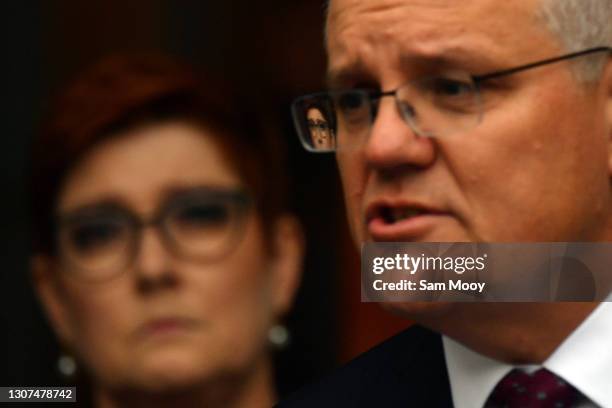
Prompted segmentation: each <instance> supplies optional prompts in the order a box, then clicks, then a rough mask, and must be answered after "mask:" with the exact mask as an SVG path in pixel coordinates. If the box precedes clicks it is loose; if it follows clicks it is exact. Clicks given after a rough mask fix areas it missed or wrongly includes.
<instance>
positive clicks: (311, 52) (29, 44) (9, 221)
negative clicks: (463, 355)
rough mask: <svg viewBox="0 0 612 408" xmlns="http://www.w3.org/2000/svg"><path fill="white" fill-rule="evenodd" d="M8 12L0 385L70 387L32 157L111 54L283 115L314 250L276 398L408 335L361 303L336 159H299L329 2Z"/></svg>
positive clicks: (63, 6) (301, 212) (195, 0)
mask: <svg viewBox="0 0 612 408" xmlns="http://www.w3.org/2000/svg"><path fill="white" fill-rule="evenodd" d="M2 8H3V9H4V10H3V11H2V15H3V17H4V20H5V21H3V24H2V26H3V28H4V30H5V33H4V36H3V37H4V41H5V46H4V50H5V52H4V58H3V61H4V65H5V70H6V69H8V75H6V76H5V84H4V87H3V88H4V89H5V91H4V97H5V103H6V104H7V105H8V111H7V112H6V113H5V114H4V117H3V129H2V130H3V135H2V136H3V137H2V138H1V140H2V144H3V145H2V149H1V150H0V151H1V152H2V161H1V165H2V166H3V171H2V177H3V178H5V180H3V185H4V186H5V191H4V194H3V200H2V202H3V206H4V219H3V222H2V226H3V231H4V234H3V235H4V237H5V242H4V245H3V246H2V247H3V254H2V259H3V261H4V265H3V267H2V272H1V275H0V279H1V280H0V290H1V293H0V298H1V299H2V305H1V319H2V321H1V322H0V323H1V324H2V327H3V331H2V333H3V335H2V338H3V339H4V341H5V343H4V346H3V347H2V354H3V356H2V367H1V368H0V370H1V371H0V374H1V377H0V385H2V386H8V385H22V386H25V385H54V384H61V379H60V377H59V375H58V373H57V369H56V365H57V358H58V347H57V344H56V343H55V340H54V338H53V335H52V333H51V331H50V328H49V326H48V325H47V324H46V322H45V320H44V318H43V316H42V313H41V310H40V307H39V305H38V303H37V301H36V299H35V298H34V296H33V292H32V290H31V288H30V284H29V275H28V258H27V248H28V236H27V223H28V219H27V216H26V203H25V198H24V193H25V179H26V175H27V165H28V163H27V152H28V149H29V143H30V139H31V138H32V135H34V134H35V133H36V132H37V131H38V125H39V121H40V118H41V115H42V113H43V112H44V111H45V109H46V108H47V106H48V103H49V98H50V97H51V96H52V95H53V94H54V93H55V92H57V90H58V89H59V87H60V86H61V85H62V84H64V83H65V82H66V81H67V80H69V79H70V78H72V77H74V75H75V74H77V73H78V72H79V71H80V70H82V69H83V68H85V67H87V66H89V65H91V64H92V63H94V62H95V61H97V60H98V59H99V58H101V57H103V56H105V55H107V54H114V53H130V52H135V53H136V52H137V53H142V52H163V53H166V54H169V55H172V56H175V57H178V58H180V59H182V60H183V61H186V62H188V63H191V64H192V65H195V66H196V67H203V68H204V67H205V68H206V69H207V70H209V71H212V72H213V73H215V72H216V73H219V74H222V75H224V76H225V77H226V78H227V79H228V80H231V81H237V82H238V83H240V84H245V86H247V85H248V86H249V87H251V88H253V89H257V90H258V91H257V92H258V94H260V95H261V103H262V104H264V103H265V104H268V105H269V106H270V109H271V111H272V112H274V113H275V115H276V119H277V121H278V126H279V127H280V130H281V132H282V134H283V135H284V136H285V137H286V143H287V145H288V149H289V163H290V167H291V168H290V169H288V171H289V173H290V175H291V177H292V180H293V183H292V190H291V193H292V195H291V203H292V208H293V210H294V211H295V212H296V213H297V214H298V216H299V217H300V219H301V220H302V222H303V224H304V226H305V230H306V235H307V245H308V249H307V255H306V261H305V269H304V275H303V281H302V287H301V289H300V291H299V294H298V297H297V300H296V303H295V307H294V310H293V312H292V313H291V314H290V315H289V316H288V319H287V325H288V327H289V329H290V331H291V336H292V343H291V346H290V347H289V348H288V349H287V350H285V351H283V352H281V353H280V354H279V355H278V356H277V381H278V387H279V391H280V394H281V396H283V395H286V394H287V393H290V392H291V391H293V390H295V389H296V388H299V387H300V386H301V385H303V384H306V383H309V382H311V381H313V380H315V379H316V378H318V377H320V376H322V375H324V374H325V373H327V372H329V371H330V370H332V369H333V368H334V367H336V366H338V365H339V364H341V363H343V362H345V361H348V360H350V359H351V358H353V357H355V356H356V355H358V354H359V353H361V352H363V351H365V350H367V349H369V348H370V347H372V346H373V345H375V344H376V343H378V342H380V341H382V340H383V339H385V338H387V337H389V336H391V335H392V334H394V333H395V332H397V331H399V330H401V329H402V328H404V327H406V326H407V325H408V323H407V322H406V321H403V320H400V319H398V318H394V317H392V316H390V315H388V314H386V313H385V312H382V311H381V310H380V309H379V308H378V306H377V305H375V304H362V303H360V291H359V287H360V282H359V258H358V254H357V252H356V251H355V249H354V248H353V245H352V243H351V241H350V238H349V235H348V232H347V228H346V225H345V215H344V211H343V202H342V196H341V187H340V183H339V180H338V176H337V171H336V167H335V162H334V158H333V156H331V155H312V154H307V153H306V152H304V151H303V150H302V148H301V146H300V145H299V142H298V140H297V136H296V135H295V133H294V131H293V128H292V124H291V119H290V114H289V105H290V102H291V100H292V98H294V97H296V96H298V95H300V94H302V93H308V92H313V91H317V90H320V89H322V88H324V86H325V85H324V81H323V79H324V71H325V53H324V48H323V20H324V2H323V1H319V0H291V1H286V0H270V1H259V2H250V1H222V2H221V1H214V2H213V1H201V0H183V1H180V2H177V1H172V2H171V1H162V0H146V1H145V0H130V1H129V2H126V1H118V0H88V1H86V2H83V1H77V0H71V1H69V0H54V1H41V2H36V1H28V2H3V5H2ZM5 106H6V105H5Z"/></svg>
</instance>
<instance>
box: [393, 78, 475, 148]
mask: <svg viewBox="0 0 612 408" xmlns="http://www.w3.org/2000/svg"><path fill="white" fill-rule="evenodd" d="M397 101H398V107H399V109H400V111H401V113H402V115H403V116H404V119H405V120H406V121H407V122H408V123H409V124H410V125H411V127H412V128H413V130H414V131H415V132H416V133H417V134H419V135H421V136H428V137H445V136H448V135H449V134H454V133H461V132H463V131H466V130H470V129H472V128H473V127H475V126H476V125H477V124H478V123H479V122H480V118H481V116H482V106H481V103H480V96H479V92H478V88H477V86H476V84H474V82H473V81H472V79H471V77H470V76H469V75H468V74H460V73H459V74H454V75H448V76H439V77H431V78H426V79H422V80H417V81H413V82H410V83H408V84H406V85H404V86H402V87H401V88H400V89H398V91H397Z"/></svg>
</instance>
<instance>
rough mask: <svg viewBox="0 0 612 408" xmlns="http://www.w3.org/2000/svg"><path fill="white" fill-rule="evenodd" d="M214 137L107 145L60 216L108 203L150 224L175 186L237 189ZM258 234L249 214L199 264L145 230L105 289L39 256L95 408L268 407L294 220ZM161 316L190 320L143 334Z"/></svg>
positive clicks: (83, 166) (291, 277)
mask: <svg viewBox="0 0 612 408" xmlns="http://www.w3.org/2000/svg"><path fill="white" fill-rule="evenodd" d="M216 137H219V135H218V134H215V133H214V132H213V131H211V130H209V129H205V128H201V127H195V126H192V125H190V124H187V123H179V122H169V123H162V124H153V125H147V126H143V127H138V128H135V129H133V130H129V131H127V132H125V133H123V134H119V135H116V136H115V137H112V138H109V139H108V140H106V141H105V142H102V144H100V145H97V146H95V147H94V148H93V149H92V150H91V151H90V152H89V153H88V154H86V156H85V157H83V159H82V160H81V161H80V163H79V164H78V165H77V166H76V167H75V168H74V169H73V170H72V171H71V173H70V174H69V176H68V177H67V179H66V180H65V184H64V187H63V189H62V191H61V193H60V196H59V203H58V211H59V212H60V213H61V212H67V211H70V210H71V209H74V208H77V207H79V206H82V205H85V204H92V203H96V202H98V201H100V200H105V199H111V200H114V201H117V202H120V203H121V204H123V205H125V206H127V208H129V209H130V210H131V211H133V212H134V213H136V214H138V215H139V216H140V217H142V218H147V217H149V216H151V214H153V213H154V212H155V211H156V209H157V207H158V206H159V205H161V203H162V202H163V200H164V198H165V197H166V195H167V194H168V193H169V192H170V191H171V190H173V189H177V188H187V187H192V186H193V187H195V186H216V187H227V188H232V187H238V186H241V180H240V179H239V177H238V175H237V174H236V172H235V171H234V170H233V169H232V168H230V167H229V165H228V161H227V160H226V159H225V157H224V156H223V155H222V153H221V150H220V149H219V147H218V146H217V145H216V144H215V143H216V142H215V140H214V138H216ZM262 231H263V230H262V225H261V222H260V219H259V217H258V216H257V215H256V213H255V212H254V211H250V213H249V215H248V218H247V221H246V225H245V228H244V231H243V236H242V238H241V240H240V241H239V242H237V243H236V247H235V248H234V250H233V252H232V253H231V256H228V257H226V258H225V259H221V260H218V261H215V262H212V263H206V264H202V263H197V262H193V261H189V260H184V259H180V258H177V257H175V256H174V255H172V253H169V252H168V251H167V250H166V248H165V247H164V246H163V245H162V242H161V241H160V238H159V234H158V233H157V231H156V230H155V229H154V228H147V229H145V230H144V231H143V238H142V241H141V246H140V249H139V253H138V255H137V258H136V260H135V262H134V263H133V265H132V266H131V267H130V269H129V270H126V271H124V273H123V274H122V275H120V276H119V277H117V278H115V279H113V280H111V281H108V282H105V283H101V284H91V283H89V284H88V283H83V282H81V281H76V280H74V279H71V277H70V276H68V274H65V273H62V272H69V270H68V266H66V265H62V264H61V263H58V262H57V261H55V260H53V259H44V258H42V257H40V256H39V257H38V258H36V259H35V263H34V266H35V270H34V272H35V282H36V284H37V289H38V291H39V294H40V296H41V299H42V301H43V304H44V306H45V309H46V311H47V312H48V314H49V317H50V319H51V322H52V324H53V326H54V328H55V330H56V332H57V333H58V335H59V337H60V339H61V340H62V342H63V343H64V344H65V345H66V346H67V347H68V348H69V349H71V350H73V351H74V352H75V354H76V355H77V356H78V357H79V359H80V360H81V361H82V362H83V363H84V364H85V366H86V367H87V369H88V371H89V372H90V373H91V374H92V376H93V379H94V384H95V388H96V398H97V402H98V403H99V405H100V406H121V405H129V406H139V405H142V406H146V405H147V404H148V403H151V402H153V401H154V402H155V403H156V404H162V405H163V403H165V402H167V403H168V405H172V406H176V404H177V403H180V404H179V405H181V406H191V405H194V406H202V404H204V405H206V406H209V405H210V406H215V405H219V406H259V405H261V404H262V403H268V405H270V403H272V402H273V400H274V391H273V385H272V380H271V370H270V363H269V360H268V354H267V340H266V339H267V337H266V336H267V331H268V329H269V327H270V326H271V325H272V324H274V321H275V320H276V319H277V318H278V317H279V316H280V315H281V314H283V313H284V312H285V311H286V310H287V308H288V307H289V304H290V302H291V299H292V296H293V292H294V289H295V287H296V283H297V280H298V275H299V273H298V272H299V265H300V259H301V252H302V249H301V248H302V247H301V240H300V230H299V227H298V226H297V224H296V222H295V220H293V219H292V218H289V217H284V218H281V219H280V220H279V222H278V225H277V226H276V228H274V229H273V231H274V232H273V236H271V237H264V236H263V232H262ZM266 239H270V240H271V242H272V252H270V251H268V250H267V247H266V245H265V244H266V241H265V240H266ZM161 317H178V318H185V319H190V321H191V322H192V323H191V324H190V325H189V326H188V327H186V328H181V329H180V330H176V331H170V332H165V333H164V332H163V331H162V332H161V333H157V334H151V333H143V331H142V329H143V326H144V325H146V324H147V322H150V321H151V320H154V319H157V318H161Z"/></svg>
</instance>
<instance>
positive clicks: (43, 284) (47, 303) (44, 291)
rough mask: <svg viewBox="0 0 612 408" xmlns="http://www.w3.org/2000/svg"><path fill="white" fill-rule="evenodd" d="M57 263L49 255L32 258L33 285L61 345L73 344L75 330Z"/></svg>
mask: <svg viewBox="0 0 612 408" xmlns="http://www.w3.org/2000/svg"><path fill="white" fill-rule="evenodd" d="M55 269H56V263H55V262H54V261H53V259H52V258H51V257H49V256H47V255H34V256H32V257H31V258H30V273H31V276H32V284H33V286H34V289H35V292H36V294H37V295H38V299H39V300H40V302H41V304H42V306H43V309H44V311H45V314H46V316H47V320H48V321H49V323H50V324H51V326H52V327H53V330H54V331H55V334H56V335H57V337H58V338H59V340H60V343H62V344H64V345H66V346H70V345H71V344H73V330H72V327H71V325H70V318H69V314H68V311H67V310H68V308H67V306H66V303H65V296H63V294H62V289H61V287H60V282H59V281H58V277H57V271H56V270H55Z"/></svg>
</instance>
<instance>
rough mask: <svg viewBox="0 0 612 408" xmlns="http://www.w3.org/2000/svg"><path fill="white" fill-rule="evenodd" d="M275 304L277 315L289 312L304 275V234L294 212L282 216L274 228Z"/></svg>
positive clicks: (273, 273) (272, 238) (272, 239)
mask: <svg viewBox="0 0 612 408" xmlns="http://www.w3.org/2000/svg"><path fill="white" fill-rule="evenodd" d="M270 238H271V244H272V276H273V288H272V290H273V292H272V293H273V301H274V304H273V307H274V312H275V314H276V315H277V316H282V315H283V314H285V313H286V312H287V311H288V310H289V308H290V307H291V305H292V303H293V298H294V296H295V292H296V289H297V287H298V286H299V282H300V280H301V276H302V260H303V257H304V234H303V232H302V226H301V225H300V223H299V221H298V220H297V218H296V217H295V216H293V215H282V216H281V217H279V218H278V219H277V220H276V222H275V225H274V228H273V229H272V236H271V237H270Z"/></svg>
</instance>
